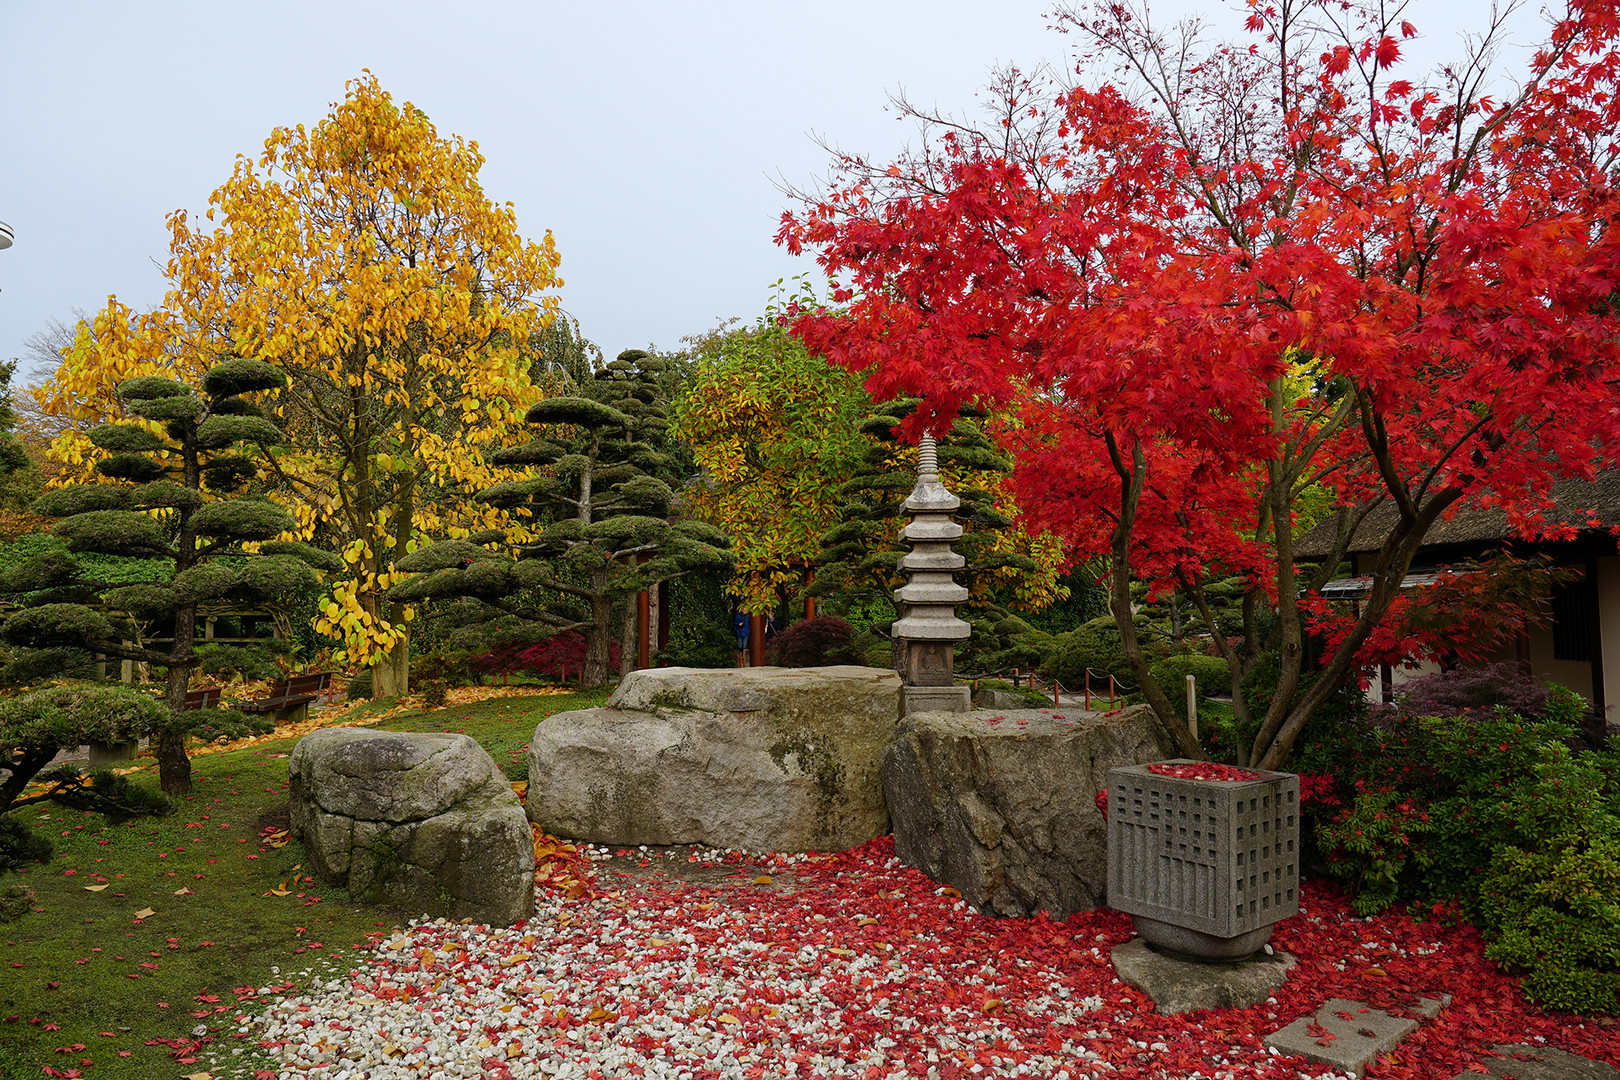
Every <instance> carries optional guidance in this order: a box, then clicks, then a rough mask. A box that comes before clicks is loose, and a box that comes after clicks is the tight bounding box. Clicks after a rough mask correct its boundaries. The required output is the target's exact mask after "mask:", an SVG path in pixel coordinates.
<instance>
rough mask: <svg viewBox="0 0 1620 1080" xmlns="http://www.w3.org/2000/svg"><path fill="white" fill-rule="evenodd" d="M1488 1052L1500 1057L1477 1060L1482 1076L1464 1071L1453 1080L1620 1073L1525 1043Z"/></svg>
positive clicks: (1596, 1079) (1574, 1079)
mask: <svg viewBox="0 0 1620 1080" xmlns="http://www.w3.org/2000/svg"><path fill="white" fill-rule="evenodd" d="M1491 1049H1492V1050H1494V1051H1496V1053H1497V1055H1499V1056H1496V1057H1485V1058H1482V1059H1481V1060H1480V1062H1479V1065H1480V1067H1481V1068H1483V1069H1484V1070H1485V1071H1484V1072H1483V1073H1481V1072H1478V1071H1474V1070H1465V1071H1463V1072H1460V1073H1458V1074H1457V1075H1456V1076H1454V1077H1452V1080H1480V1078H1481V1077H1493V1078H1494V1080H1620V1069H1617V1068H1615V1067H1614V1066H1613V1065H1605V1064H1603V1062H1601V1061H1593V1060H1592V1059H1591V1058H1587V1057H1581V1056H1580V1055H1579V1054H1571V1053H1570V1052H1569V1051H1568V1050H1555V1049H1554V1048H1552V1047H1550V1046H1531V1045H1529V1044H1528V1043H1506V1044H1502V1045H1498V1046H1493V1047H1491Z"/></svg>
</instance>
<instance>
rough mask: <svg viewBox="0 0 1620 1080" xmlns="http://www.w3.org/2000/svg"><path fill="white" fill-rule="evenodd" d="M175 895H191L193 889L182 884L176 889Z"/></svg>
mask: <svg viewBox="0 0 1620 1080" xmlns="http://www.w3.org/2000/svg"><path fill="white" fill-rule="evenodd" d="M174 895H176V896H190V895H191V890H190V889H188V888H186V887H184V886H181V887H180V888H178V889H176V890H174Z"/></svg>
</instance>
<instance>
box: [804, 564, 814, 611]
mask: <svg viewBox="0 0 1620 1080" xmlns="http://www.w3.org/2000/svg"><path fill="white" fill-rule="evenodd" d="M815 580H816V568H815V567H813V566H812V567H808V568H807V569H806V570H805V572H804V587H805V588H806V589H808V588H809V587H810V585H811V583H812V582H814V581H815ZM804 617H805V618H807V619H813V618H815V617H816V598H815V597H813V596H811V595H810V594H809V593H805V594H804Z"/></svg>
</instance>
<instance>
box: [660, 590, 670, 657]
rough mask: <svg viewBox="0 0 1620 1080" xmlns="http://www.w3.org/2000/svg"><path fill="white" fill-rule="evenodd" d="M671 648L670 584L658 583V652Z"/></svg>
mask: <svg viewBox="0 0 1620 1080" xmlns="http://www.w3.org/2000/svg"><path fill="white" fill-rule="evenodd" d="M668 648H669V582H667V581H660V582H659V583H658V651H659V652H663V651H664V650H665V649H668Z"/></svg>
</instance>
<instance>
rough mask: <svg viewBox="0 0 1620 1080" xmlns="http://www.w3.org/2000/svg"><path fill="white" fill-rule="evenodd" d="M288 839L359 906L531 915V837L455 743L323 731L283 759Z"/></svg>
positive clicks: (492, 916) (514, 801)
mask: <svg viewBox="0 0 1620 1080" xmlns="http://www.w3.org/2000/svg"><path fill="white" fill-rule="evenodd" d="M287 772H288V777H289V780H290V785H289V786H290V788H291V795H290V800H289V809H290V812H291V817H292V830H291V831H292V835H293V836H294V837H295V838H297V839H298V840H300V841H301V842H302V843H303V844H304V846H305V848H306V849H307V850H308V853H309V859H310V863H311V864H312V866H313V868H314V870H315V873H316V874H317V875H318V876H319V877H320V878H321V879H322V880H324V881H327V882H329V883H332V884H337V885H342V886H344V887H345V888H347V889H348V890H349V895H350V896H352V897H353V898H354V899H355V900H357V901H359V902H361V903H370V904H380V905H383V906H386V907H391V908H398V909H400V910H403V911H408V912H411V913H413V914H428V915H433V916H444V917H448V918H455V919H469V918H470V919H472V920H474V921H475V922H481V923H488V924H490V925H496V926H510V925H512V924H513V923H515V922H516V921H517V920H519V919H522V918H527V917H528V916H529V915H532V914H533V913H534V840H533V834H532V833H531V832H530V829H529V823H528V820H527V819H526V818H525V816H524V813H523V807H522V804H521V803H519V802H518V798H517V795H516V793H514V792H513V790H512V785H511V784H510V783H509V782H508V781H507V779H506V777H504V776H503V775H501V771H500V770H499V769H498V768H496V766H495V762H494V761H492V760H491V759H490V756H489V754H487V753H485V751H484V749H483V747H481V746H479V745H478V744H477V743H476V742H474V741H473V740H472V739H470V738H468V737H467V736H466V735H452V734H416V733H412V732H395V731H372V730H369V729H367V728H328V729H326V730H324V731H317V732H315V733H314V734H311V735H307V736H305V737H304V738H302V739H300V740H299V741H298V744H297V745H296V746H295V747H293V752H292V758H291V759H290V761H289V762H288V767H287Z"/></svg>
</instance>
